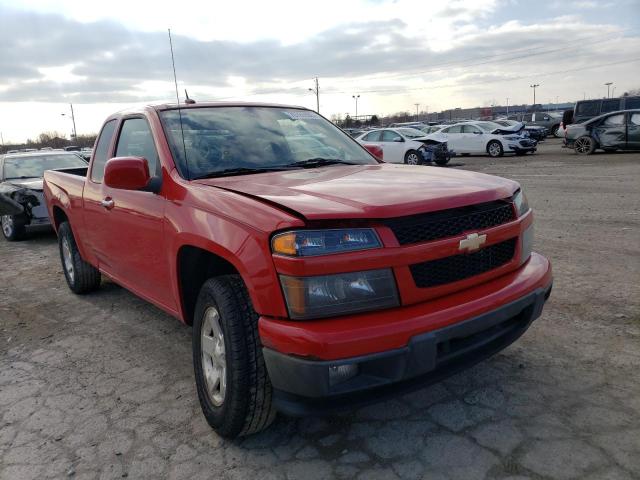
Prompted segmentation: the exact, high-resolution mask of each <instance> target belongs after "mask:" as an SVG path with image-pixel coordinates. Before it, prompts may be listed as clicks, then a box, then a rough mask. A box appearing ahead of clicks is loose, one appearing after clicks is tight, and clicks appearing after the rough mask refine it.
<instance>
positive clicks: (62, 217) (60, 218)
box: [51, 205, 69, 232]
mask: <svg viewBox="0 0 640 480" xmlns="http://www.w3.org/2000/svg"><path fill="white" fill-rule="evenodd" d="M51 211H52V213H53V218H52V220H53V228H54V229H55V230H56V232H57V231H58V228H59V227H60V224H61V223H62V222H68V221H69V217H68V216H67V214H66V213H65V211H64V210H63V209H62V208H61V207H59V206H58V205H54V206H53V208H52V210H51Z"/></svg>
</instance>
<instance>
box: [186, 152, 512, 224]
mask: <svg viewBox="0 0 640 480" xmlns="http://www.w3.org/2000/svg"><path fill="white" fill-rule="evenodd" d="M195 183H198V184H203V185H208V186H212V187H218V188H222V189H225V190H228V191H231V192H235V193H238V194H242V195H246V196H249V197H253V198H256V199H259V200H262V201H265V202H267V203H270V204H274V205H276V206H281V207H283V208H284V209H287V210H289V211H293V212H296V213H298V214H299V215H301V216H303V217H305V218H306V219H308V220H321V219H340V218H372V219H374V218H390V217H398V216H404V215H412V214H416V213H423V212H432V211H438V210H444V209H447V208H456V207H462V206H465V205H471V204H475V203H483V202H489V201H493V200H498V199H502V198H507V197H510V196H511V195H512V194H513V193H514V192H515V191H516V190H517V189H518V184H517V183H516V182H514V181H511V180H507V179H504V178H500V177H494V176H491V175H485V174H482V173H475V172H468V171H460V170H452V169H448V168H440V167H425V166H409V165H394V164H380V165H358V166H345V165H336V166H327V167H321V168H311V169H301V170H287V171H281V172H268V173H260V174H253V175H243V176H235V177H223V178H211V179H206V180H197V181H196V182H195Z"/></svg>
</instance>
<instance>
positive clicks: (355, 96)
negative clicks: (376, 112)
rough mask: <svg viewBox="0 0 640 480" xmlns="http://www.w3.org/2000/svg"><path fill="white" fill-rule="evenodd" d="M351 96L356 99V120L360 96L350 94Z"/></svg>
mask: <svg viewBox="0 0 640 480" xmlns="http://www.w3.org/2000/svg"><path fill="white" fill-rule="evenodd" d="M351 98H353V99H354V100H355V101H356V117H355V118H356V120H358V99H359V98H360V95H351Z"/></svg>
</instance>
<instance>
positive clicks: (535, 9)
mask: <svg viewBox="0 0 640 480" xmlns="http://www.w3.org/2000/svg"><path fill="white" fill-rule="evenodd" d="M168 27H170V28H171V29H172V33H173V43H174V50H175V55H176V69H177V75H178V82H179V88H180V93H181V98H183V92H184V88H187V89H188V91H189V94H190V96H191V97H193V98H195V99H196V100H205V99H206V100H219V99H225V100H228V99H238V100H253V101H269V102H278V103H293V104H297V105H304V106H307V107H310V108H315V96H314V95H313V94H312V93H311V92H309V91H308V89H309V87H312V86H313V83H312V78H313V77H315V76H318V77H319V78H320V94H321V96H320V111H321V113H323V114H324V115H326V116H327V117H330V116H331V115H332V114H339V115H342V116H344V115H345V114H346V113H350V114H351V115H353V114H354V110H355V103H354V100H353V99H352V95H356V94H360V100H359V104H358V113H359V114H374V113H376V114H385V113H393V112H397V111H403V110H410V111H412V112H414V111H415V106H414V104H416V103H418V104H420V110H422V111H425V110H428V111H439V110H442V109H445V108H450V107H472V106H486V105H491V104H492V103H494V102H495V103H496V104H505V103H506V101H507V97H508V98H509V103H510V104H515V103H531V100H532V89H531V88H530V87H529V85H530V84H532V83H538V84H540V87H539V88H538V89H537V102H538V103H547V102H550V101H555V100H556V98H557V99H558V100H559V101H574V100H577V99H581V98H583V96H586V97H587V98H589V97H601V96H603V95H606V87H605V86H604V85H603V84H604V83H605V82H607V81H612V82H614V86H615V89H616V90H615V94H616V95H618V94H622V93H623V92H624V91H626V90H629V89H632V88H638V87H640V75H639V74H640V0H618V1H606V0H597V1H589V0H576V1H571V0H558V1H556V0H549V1H531V0H459V1H449V2H447V1H443V0H441V1H437V2H435V1H425V0H340V1H334V0H324V1H313V2H310V1H305V0H272V1H246V0H233V1H220V2H217V1H210V0H209V1H200V0H181V1H179V2H159V1H153V2H151V1H141V0H135V1H133V0H126V1H125V0H111V1H108V2H89V1H86V0H19V1H12V0H0V132H2V135H3V137H4V141H5V142H9V141H23V140H25V139H26V138H27V137H35V136H36V135H37V134H38V133H40V132H42V131H47V130H58V131H60V132H63V133H66V134H69V133H70V131H71V122H70V120H69V119H68V118H67V117H66V116H62V115H61V113H68V111H69V105H68V104H69V103H70V102H72V103H73V105H74V110H75V114H76V123H77V130H78V133H79V134H82V133H93V132H97V130H98V129H99V128H100V125H101V123H102V120H103V118H104V117H105V116H106V115H108V114H110V113H112V112H114V111H116V110H119V109H121V108H123V107H126V106H128V105H132V104H139V103H146V102H150V101H159V100H160V101H162V100H169V101H171V100H172V99H173V100H175V90H174V85H173V76H172V70H171V57H170V52H169V43H168V37H167V28H168Z"/></svg>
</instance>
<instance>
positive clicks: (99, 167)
mask: <svg viewBox="0 0 640 480" xmlns="http://www.w3.org/2000/svg"><path fill="white" fill-rule="evenodd" d="M115 129H116V121H115V120H110V121H108V122H107V123H105V124H104V127H102V132H100V138H99V139H98V144H97V145H96V151H95V152H94V153H93V164H92V166H91V180H93V181H94V182H96V183H101V182H102V178H103V177H104V164H105V163H107V155H108V154H109V145H111V139H112V138H113V132H114V130H115Z"/></svg>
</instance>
